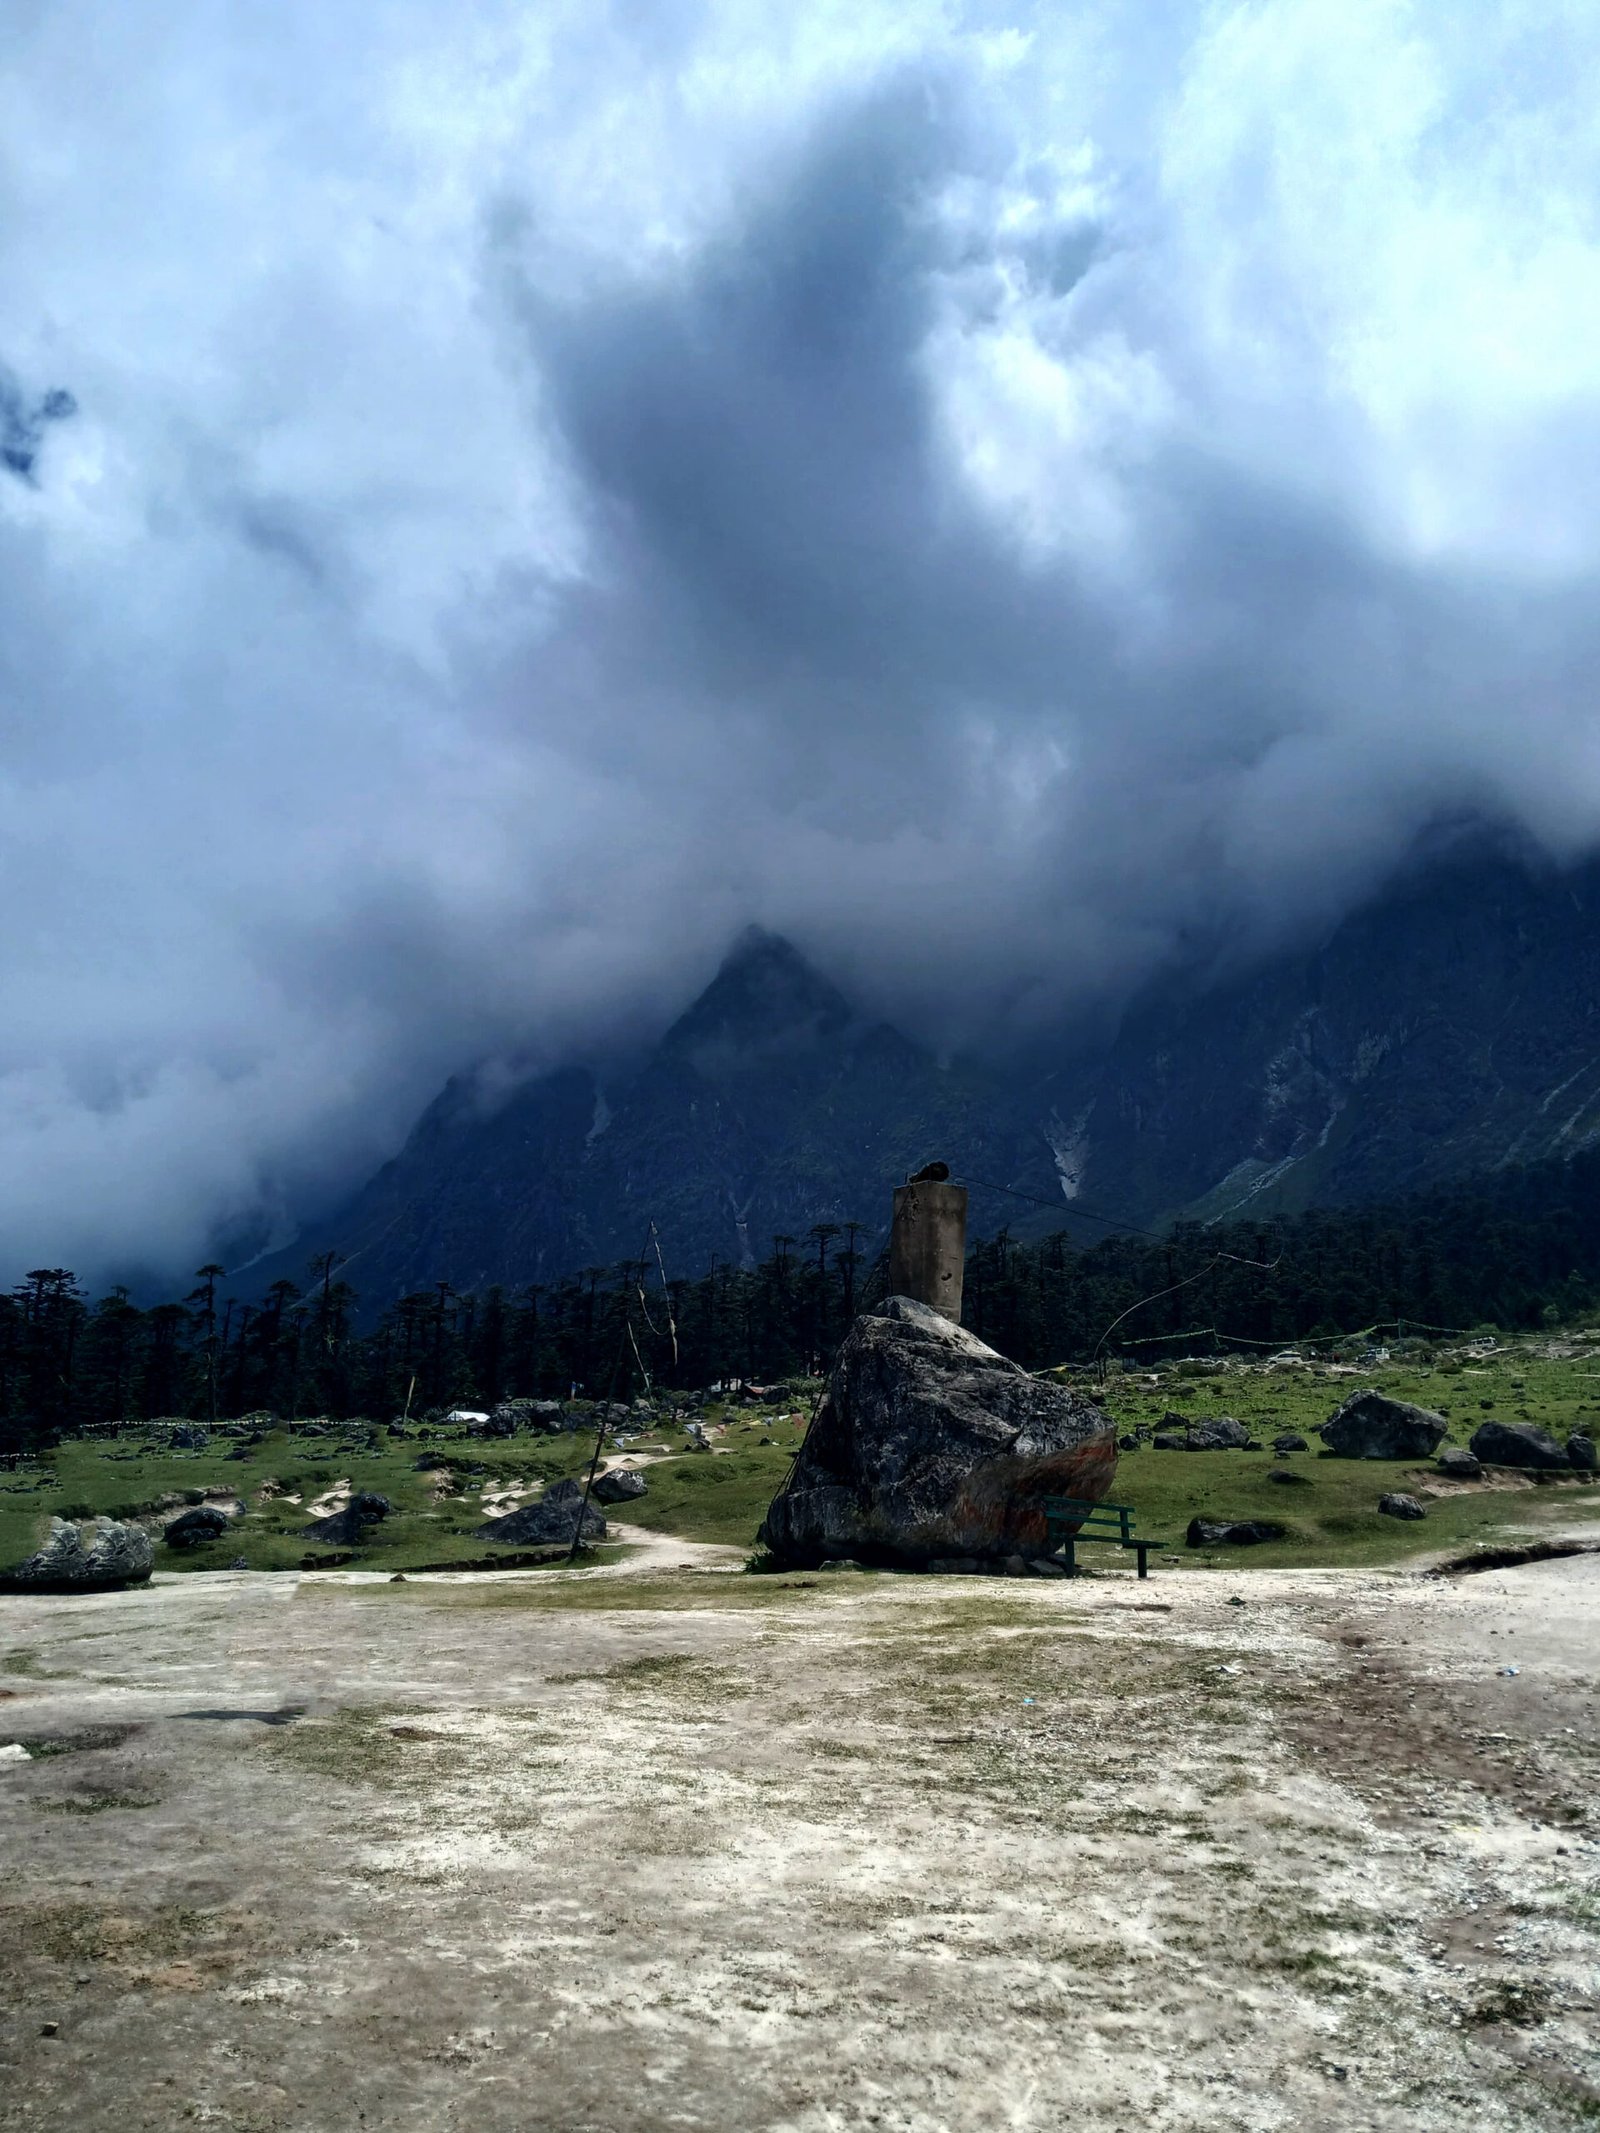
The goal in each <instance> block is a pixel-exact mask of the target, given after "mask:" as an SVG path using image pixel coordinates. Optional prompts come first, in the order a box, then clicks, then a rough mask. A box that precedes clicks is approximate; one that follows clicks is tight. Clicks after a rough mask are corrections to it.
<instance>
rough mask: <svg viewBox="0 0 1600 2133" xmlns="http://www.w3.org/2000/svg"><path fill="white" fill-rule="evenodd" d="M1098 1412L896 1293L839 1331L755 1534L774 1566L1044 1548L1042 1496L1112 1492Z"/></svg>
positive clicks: (1111, 1440)
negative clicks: (819, 1395) (790, 1459)
mask: <svg viewBox="0 0 1600 2133" xmlns="http://www.w3.org/2000/svg"><path fill="white" fill-rule="evenodd" d="M1116 1461H1117V1451H1116V1439H1115V1436H1114V1434H1113V1429H1112V1425H1111V1422H1110V1421H1109V1420H1108V1418H1107V1417H1106V1415H1105V1414H1104V1413H1102V1411H1101V1410H1100V1409H1099V1408H1098V1407H1096V1406H1095V1405H1094V1403H1093V1402H1092V1401H1090V1400H1088V1399H1086V1398H1085V1397H1084V1396H1083V1395H1082V1394H1081V1393H1079V1392H1076V1391H1074V1390H1072V1389H1071V1388H1070V1387H1067V1386H1064V1385H1058V1384H1055V1383H1053V1382H1051V1381H1049V1380H1047V1379H1043V1378H1036V1377H1034V1376H1032V1375H1031V1374H1030V1373H1029V1372H1028V1371H1026V1370H1024V1369H1023V1368H1022V1366H1021V1365H1020V1364H1018V1363H1013V1362H1011V1361H1010V1360H1009V1359H1008V1358H1007V1357H1005V1356H1003V1355H997V1354H996V1352H995V1351H994V1349H992V1348H988V1347H985V1345H984V1344H983V1342H982V1341H980V1340H978V1339H977V1338H976V1336H975V1335H973V1334H971V1333H968V1332H967V1331H966V1330H965V1329H964V1328H963V1327H961V1326H958V1325H956V1324H954V1323H953V1322H952V1321H951V1320H950V1319H948V1318H945V1317H944V1316H943V1315H942V1314H941V1313H940V1312H938V1311H935V1310H933V1309H932V1308H931V1307H930V1306H928V1305H927V1304H920V1303H915V1302H913V1301H912V1299H911V1298H909V1297H905V1296H891V1297H889V1298H888V1299H887V1301H886V1302H885V1303H883V1304H882V1305H881V1306H880V1307H879V1308H878V1309H877V1310H876V1311H874V1312H872V1313H870V1314H867V1315H864V1316H862V1317H860V1318H858V1319H857V1320H856V1321H855V1323H854V1325H852V1327H851V1328H850V1331H849V1332H848V1334H847V1335H846V1336H845V1339H844V1343H843V1345H842V1346H841V1348H840V1350H839V1354H838V1357H837V1359H836V1361H835V1363H834V1366H833V1370H832V1373H831V1375H830V1378H829V1381H828V1390H827V1393H826V1394H825V1396H824V1398H823V1400H822V1403H821V1405H820V1406H819V1408H818V1410H817V1414H816V1418H815V1420H814V1421H813V1422H812V1425H811V1428H810V1430H809V1431H808V1433H807V1435H806V1438H805V1441H804V1443H803V1445H802V1446H801V1449H800V1452H799V1456H798V1457H797V1459H796V1461H795V1464H794V1468H793V1470H792V1472H791V1475H790V1477H789V1480H788V1482H787V1483H786V1485H785V1486H784V1488H783V1489H782V1490H780V1492H779V1494H778V1495H777V1496H775V1497H774V1498H773V1500H772V1503H771V1505H770V1506H769V1508H768V1511H767V1515H766V1519H765V1521H764V1522H763V1525H762V1528H761V1533H760V1536H759V1537H760V1539H761V1540H762V1542H763V1543H764V1544H765V1546H766V1547H767V1549H768V1550H769V1551H770V1552H771V1554H772V1555H773V1556H775V1557H776V1558H777V1559H778V1560H779V1561H780V1562H785V1563H795V1564H799V1565H807V1564H814V1563H817V1562H820V1561H822V1560H823V1559H824V1558H825V1557H826V1556H829V1555H838V1554H843V1553H848V1554H851V1555H854V1556H856V1557H858V1558H860V1559H862V1560H864V1561H868V1562H875V1563H900V1564H905V1565H907V1566H910V1567H916V1568H920V1567H921V1566H922V1565H924V1564H925V1563H928V1562H930V1561H934V1560H940V1559H949V1558H950V1557H954V1556H976V1557H979V1558H980V1559H981V1558H990V1559H994V1560H1003V1559H1004V1558H1005V1557H1006V1556H1008V1555H1014V1554H1016V1553H1017V1552H1018V1551H1019V1549H1027V1550H1029V1551H1038V1550H1040V1549H1042V1548H1043V1547H1044V1545H1045V1538H1046V1536H1045V1512H1044V1499H1045V1498H1046V1497H1050V1496H1077V1497H1083V1498H1086V1499H1087V1500H1089V1501H1091V1502H1093V1501H1098V1499H1099V1498H1101V1497H1102V1496H1104V1495H1105V1493H1106V1491H1107V1490H1108V1488H1109V1487H1110V1485H1111V1481H1112V1478H1113V1476H1114V1474H1115V1472H1116Z"/></svg>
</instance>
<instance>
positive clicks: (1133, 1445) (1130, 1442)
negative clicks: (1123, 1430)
mask: <svg viewBox="0 0 1600 2133" xmlns="http://www.w3.org/2000/svg"><path fill="white" fill-rule="evenodd" d="M1138 1449H1139V1440H1138V1438H1137V1437H1135V1436H1132V1435H1129V1436H1125V1437H1119V1438H1118V1439H1117V1450H1118V1451H1119V1452H1136V1451H1137V1450H1138Z"/></svg>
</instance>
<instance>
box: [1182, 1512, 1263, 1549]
mask: <svg viewBox="0 0 1600 2133" xmlns="http://www.w3.org/2000/svg"><path fill="white" fill-rule="evenodd" d="M1288 1531H1289V1529H1288V1527H1287V1526H1280V1525H1279V1524H1278V1523H1277V1522H1276V1521H1275V1520H1274V1519H1270V1518H1191V1519H1190V1521H1189V1530H1188V1532H1187V1533H1186V1534H1185V1536H1184V1538H1185V1540H1186V1541H1187V1542H1188V1544H1189V1546H1190V1547H1191V1548H1254V1547H1258V1546H1259V1545H1260V1544H1261V1543H1262V1542H1263V1541H1276V1540H1284V1539H1286V1538H1287V1536H1288Z"/></svg>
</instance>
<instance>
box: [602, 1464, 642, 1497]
mask: <svg viewBox="0 0 1600 2133" xmlns="http://www.w3.org/2000/svg"><path fill="white" fill-rule="evenodd" d="M649 1493H650V1492H649V1490H648V1489H647V1488H646V1487H645V1480H644V1476H643V1474H640V1473H637V1472H635V1470H634V1469H633V1468H632V1467H629V1466H624V1467H618V1468H617V1469H616V1470H615V1472H613V1473H610V1474H597V1475H596V1476H595V1483H594V1488H593V1490H592V1491H591V1492H590V1501H591V1502H595V1501H598V1502H600V1503H637V1502H638V1500H639V1498H640V1497H641V1496H647V1495H648V1494H649Z"/></svg>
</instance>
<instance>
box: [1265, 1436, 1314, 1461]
mask: <svg viewBox="0 0 1600 2133" xmlns="http://www.w3.org/2000/svg"><path fill="white" fill-rule="evenodd" d="M1272 1449H1273V1450H1274V1451H1275V1452H1276V1453H1277V1455H1278V1457H1279V1458H1280V1459H1281V1458H1283V1457H1284V1456H1285V1454H1286V1453H1288V1452H1309V1451H1310V1449H1311V1447H1310V1445H1309V1444H1307V1442H1306V1440H1305V1438H1304V1437H1297V1436H1296V1435H1295V1433H1294V1431H1293V1430H1289V1431H1287V1432H1286V1433H1285V1434H1284V1435H1283V1436H1281V1437H1274V1438H1273V1440H1272Z"/></svg>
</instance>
